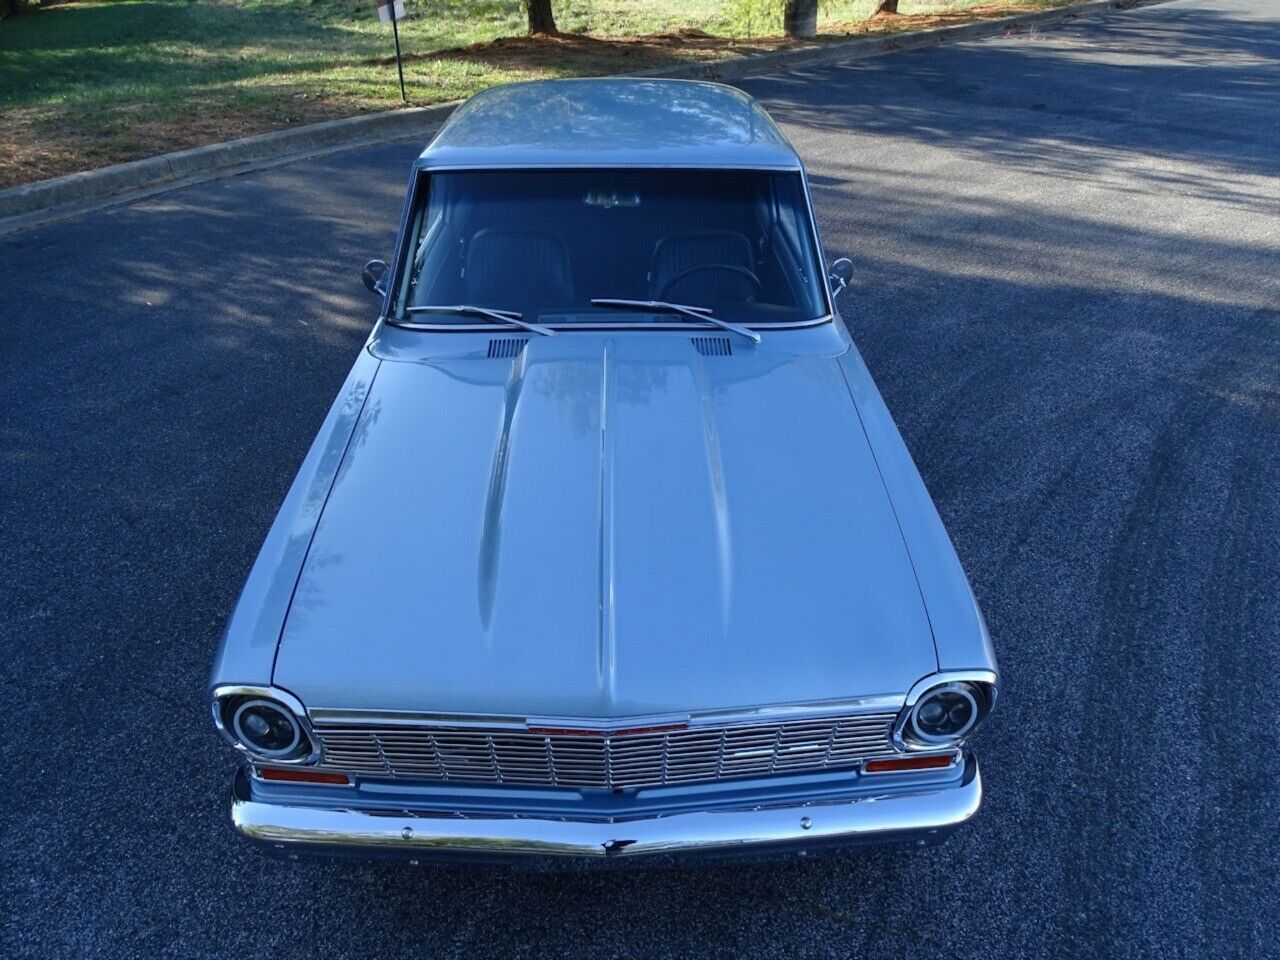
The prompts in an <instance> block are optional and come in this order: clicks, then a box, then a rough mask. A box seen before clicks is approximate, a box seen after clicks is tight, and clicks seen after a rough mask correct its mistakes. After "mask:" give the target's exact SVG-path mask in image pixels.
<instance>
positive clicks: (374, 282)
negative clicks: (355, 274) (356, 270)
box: [363, 260, 391, 297]
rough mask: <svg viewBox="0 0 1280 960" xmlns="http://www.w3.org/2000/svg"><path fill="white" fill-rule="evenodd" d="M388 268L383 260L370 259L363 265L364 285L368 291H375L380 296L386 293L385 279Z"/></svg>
mask: <svg viewBox="0 0 1280 960" xmlns="http://www.w3.org/2000/svg"><path fill="white" fill-rule="evenodd" d="M390 270H391V268H390V267H388V266H387V264H386V262H385V261H383V260H370V261H369V262H368V263H366V264H365V265H364V275H363V279H364V285H365V286H366V287H368V288H369V292H370V293H376V294H377V295H378V296H380V297H385V296H386V295H387V283H386V281H387V274H388V273H389V272H390Z"/></svg>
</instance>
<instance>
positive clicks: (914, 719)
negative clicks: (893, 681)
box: [893, 671, 999, 750]
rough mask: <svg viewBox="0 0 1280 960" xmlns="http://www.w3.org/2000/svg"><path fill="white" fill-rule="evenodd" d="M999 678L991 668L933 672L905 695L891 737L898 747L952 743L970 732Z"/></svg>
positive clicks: (928, 747) (992, 701)
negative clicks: (905, 698) (949, 672)
mask: <svg viewBox="0 0 1280 960" xmlns="http://www.w3.org/2000/svg"><path fill="white" fill-rule="evenodd" d="M998 689H999V680H998V678H997V677H996V675H995V673H994V672H986V671H982V672H979V671H967V672H963V673H961V672H959V671H957V672H953V673H951V674H945V673H944V674H934V675H933V676H932V677H926V678H925V679H923V680H921V681H920V682H919V683H918V684H916V686H915V687H913V688H912V690H911V692H910V693H909V694H908V695H907V706H906V707H905V708H904V709H903V711H902V713H901V714H899V715H898V722H897V723H896V724H895V725H894V732H893V740H894V744H895V745H896V746H897V747H898V749H899V750H938V749H942V748H945V747H952V746H955V745H956V744H958V743H959V742H960V741H961V740H963V739H964V738H965V737H967V736H968V735H969V734H971V733H973V731H974V729H975V728H976V727H977V726H978V724H980V723H981V722H982V721H983V719H984V718H985V717H986V715H987V714H988V713H989V712H990V711H991V707H992V706H993V705H994V704H995V699H996V693H997V690H998Z"/></svg>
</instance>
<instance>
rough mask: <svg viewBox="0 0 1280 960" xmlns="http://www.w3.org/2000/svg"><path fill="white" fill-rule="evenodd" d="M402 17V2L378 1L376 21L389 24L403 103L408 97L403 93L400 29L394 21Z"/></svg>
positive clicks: (407, 100) (395, 0) (396, 0)
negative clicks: (388, 22)
mask: <svg viewBox="0 0 1280 960" xmlns="http://www.w3.org/2000/svg"><path fill="white" fill-rule="evenodd" d="M403 17H404V0H387V2H385V3H384V2H383V0H378V19H379V20H381V21H382V22H383V23H386V22H387V21H390V22H391V35H392V36H393V37H395V41H396V73H398V74H399V75H400V99H401V100H403V101H404V102H405V103H408V102H409V96H408V94H406V93H405V92H404V62H403V61H402V60H401V58H400V28H399V27H398V26H396V21H398V20H400V19H401V18H403Z"/></svg>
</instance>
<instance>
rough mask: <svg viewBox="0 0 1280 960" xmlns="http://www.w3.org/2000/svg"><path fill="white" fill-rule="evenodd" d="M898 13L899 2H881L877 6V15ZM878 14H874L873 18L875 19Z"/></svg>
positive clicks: (896, 0)
mask: <svg viewBox="0 0 1280 960" xmlns="http://www.w3.org/2000/svg"><path fill="white" fill-rule="evenodd" d="M897 12H898V0H880V3H879V4H878V5H877V6H876V13H897ZM876 13H873V14H872V16H873V17H874V16H875V15H876Z"/></svg>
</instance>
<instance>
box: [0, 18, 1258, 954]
mask: <svg viewBox="0 0 1280 960" xmlns="http://www.w3.org/2000/svg"><path fill="white" fill-rule="evenodd" d="M744 86H746V87H747V88H748V89H749V90H750V91H751V92H752V93H754V94H756V95H758V96H760V97H763V98H764V99H765V101H766V104H767V106H768V107H769V108H770V109H771V110H772V111H773V112H774V114H775V115H776V116H777V117H778V118H779V119H780V120H781V122H782V123H783V125H784V126H785V128H786V130H787V132H788V134H789V135H790V136H792V137H793V138H794V141H795V143H796V145H797V146H798V147H799V149H800V151H801V153H802V154H803V155H804V156H805V157H806V159H807V161H808V163H809V164H810V166H811V170H812V173H813V179H814V183H815V187H816V199H817V203H818V207H819V214H820V219H821V222H822V226H823V228H824V231H825V240H826V245H827V248H828V252H829V254H830V256H832V257H834V256H838V255H849V256H851V257H852V258H853V259H854V262H855V263H856V264H857V268H858V277H859V282H858V283H857V284H856V287H855V288H854V289H853V290H852V291H851V292H850V293H849V294H847V295H846V297H845V298H844V301H843V303H844V307H845V310H846V312H847V314H848V316H849V319H850V321H851V326H852V328H853V330H854V333H855V336H856V338H857V340H858V342H859V344H860V346H861V348H862V350H863V352H864V354H865V355H866V357H867V360H868V363H869V365H870V367H871V369H872V371H873V373H874V374H875V376H876V378H877V380H878V382H879V384H880V387H881V389H882V390H883V392H884V394H885V396H886V399H887V401H888V403H889V406H890V408H891V409H892V410H893V411H894V413H895V415H896V417H897V419H898V423H899V425H900V426H901V428H902V431H903V434H904V435H905V437H906V439H907V442H908V444H909V445H910V447H911V449H912V451H913V453H914V454H915V456H916V458H917V460H918V462H919V464H920V467H921V470H922V472H923V474H924V476H925V479H926V480H927V482H928V484H929V487H930V489H931V490H932V492H933V494H934V496H935V498H936V499H937V502H938V504H939V507H940V509H941V511H942V514H943V516H944V518H945V519H946V521H947V523H948V526H949V528H950V530H951V533H952V536H953V538H954V539H955V541H956V545H957V548H958V550H959V553H960V556H961V558H962V559H963V560H964V563H965V565H966V567H967V569H968V571H969V573H970V576H971V578H972V580H973V583H974V587H975V589H976V591H977V593H978V595H979V598H980V600H981V602H982V604H983V607H984V609H985V611H986V614H987V617H988V620H989V622H990V626H991V630H992V633H993V635H994V637H995V640H996V644H997V647H998V650H999V654H1000V657H1001V662H1002V667H1003V669H1004V673H1005V677H1006V689H1005V694H1006V695H1005V697H1004V700H1003V702H1002V704H1001V707H1000V709H999V711H998V712H997V714H996V715H995V717H994V718H993V720H992V721H991V723H990V724H989V726H988V727H987V728H986V730H985V732H984V733H983V735H982V736H981V738H980V740H979V744H978V749H979V750H980V753H981V757H982V761H983V764H984V772H985V774H986V779H987V783H988V787H989V793H988V801H987V804H986V807H985V809H984V811H983V813H982V815H981V816H980V818H979V819H978V820H977V821H976V822H975V823H974V824H972V826H971V827H970V828H969V829H966V830H965V831H964V832H963V833H961V834H960V835H958V836H957V837H956V838H955V839H954V840H952V841H951V842H950V843H949V844H947V845H946V846H944V847H942V848H939V849H937V850H929V851H918V852H905V853H875V854H869V855H859V856H850V857H842V858H837V859H831V860H821V861H817V862H810V863H803V862H800V863H786V864H779V865H771V866H750V867H737V868H732V869H718V870H709V871H691V872H661V873H652V874H650V873H639V874H637V873H626V874H621V875H615V874H610V875H594V874H593V875H577V874H574V875H568V876H541V875H527V874H513V873H505V872H504V873H490V872H484V871H479V872H472V871H440V870H434V869H417V870H415V869H412V868H401V867H390V866H381V867H379V866H352V865H332V864H282V863H277V862H275V861H271V860H267V859H263V858H260V857H259V855H258V854H257V853H256V852H254V851H253V850H251V849H249V848H247V847H246V846H245V845H243V844H241V843H239V842H237V841H236V840H235V838H234V837H233V836H232V833H231V831H230V829H229V827H228V826H227V823H226V812H225V805H226V788H227V784H228V780H229V777H230V773H231V770H232V767H233V760H232V757H231V755H230V753H229V751H228V750H227V749H226V748H225V747H224V746H223V745H222V744H221V742H220V741H218V740H217V739H216V737H215V735H214V734H213V732H212V730H211V727H210V724H209V721H208V717H207V711H206V707H205V703H204V695H203V685H204V682H205V677H206V674H207V670H208V666H209V662H210V658H211V656H212V654H213V650H214V647H215V644H216V642H217V639H218V634H219V631H220V629H221V626H222V623H223V620H224V618H225V617H226V615H227V613H228V611H229V610H230V608H231V605H232V603H233V602H234V600H235V597H236V593H237V591H238V589H239V586H240V584H241V581H242V579H243V577H244V574H245V573H246V571H247V569H248V567H249V564H250V562H251V561H252V558H253V555H254V553H255V552H256V550H257V547H258V545H259V543H260V541H261V538H262V536H263V534H264V532H265V531H266V529H267V526H268V525H269V523H270V522H271V519H272V517H273V515H274V512H275V510H276V507H277V506H278V504H279V502H280V500H281V498H282V496H283V494H284V491H285V489H286V487H287V485H288V483H289V481H290V479H291V477H292V475H293V472H294V470H295V468H296V466H297V464H298V463H299V461H300V460H301V458H302V456H303V453H304V452H305V450H306V447H307V445H308V443H309V442H310V440H311V437H312V435H313V433H314V431H315V429H316V428H317V427H318V426H319V424H320V421H321V419H322V417H323V416H324V413H325V410H326V408H327V407H328V404H329V402H330V400H331V399H332V397H333V395H334V393H335V392H336V390H337V388H338V386H339V384H340V383H341V381H342V379H343V377H344V375H345V373H346V370H347V368H348V366H349V364H350V362H351V360H352V358H353V357H354V355H355V353H356V351H357V350H358V348H359V345H360V343H361V341H362V339H363V337H364V336H365V334H366V332H367V329H368V325H369V322H370V321H371V319H372V315H373V305H372V302H371V301H370V300H369V299H367V298H366V295H365V293H364V290H363V288H362V287H361V286H360V282H359V269H360V265H361V264H362V263H363V262H364V260H365V259H366V258H368V257H369V256H374V255H378V254H385V253H387V252H388V251H389V249H390V244H391V240H392V233H393V231H394V226H395V218H396V216H397V213H398V210H399V206H400V203H401V199H402V191H403V186H404V181H405V177H406V173H407V164H408V162H409V160H410V157H411V156H412V154H413V152H414V149H413V148H411V147H410V146H388V147H385V148H379V149H366V150H361V151H356V152H349V153H344V154H338V155H334V156H331V157H328V158H324V159H319V160H314V161H310V162H306V163H298V164H295V165H292V166H288V167H283V168H278V169H275V170H271V171H266V172H261V173H258V174H253V175H248V176H243V177H239V178H235V179H231V180H225V181H221V182H216V183H210V184H206V185H201V186H197V187H191V188H187V189H184V190H181V191H178V192H174V193H171V194H167V195H163V196H160V197H156V198H153V199H150V200H147V201H144V202H139V203H135V204H133V205H131V206H128V207H123V208H118V209H115V210H111V211H107V212H101V213H97V214H93V215H89V216H85V217H83V218H81V219H79V220H76V221H73V222H67V223H63V224H60V225H56V226H50V227H46V228H43V229H40V230H38V231H35V232H29V233H25V234H21V235H17V236H11V237H8V238H6V239H4V240H0V290H3V297H2V298H0V425H2V431H3V432H2V434H0V436H2V440H0V482H2V483H3V488H2V491H0V531H2V537H3V539H2V541H0V545H2V546H3V549H2V550H0V643H2V648H0V654H2V655H0V679H2V680H3V686H2V688H0V689H2V690H3V696H2V697H0V729H2V730H3V731H4V733H3V736H0V761H2V762H0V768H2V769H3V788H2V789H3V796H4V803H3V810H2V813H0V915H2V917H3V940H2V941H0V955H3V956H5V957H15V958H16V957H57V958H71V957H77V958H79V957H126V956H146V957H157V956H166V957H167V956H174V957H179V956H181V957H211V956H255V957H262V956H271V957H275V958H282V960H283V958H287V957H304V956H307V957H316V956H323V957H325V958H329V960H339V958H346V957H359V958H362V960H367V958H370V957H376V958H394V957H406V956H414V957H432V958H444V957H462V956H465V957H508V956H532V957H553V956H565V957H592V958H599V957H712V956H715V957H719V956H724V957H788V958H795V957H838V958H844V960H847V958H851V957H861V956H873V957H924V956H956V955H960V956H965V955H983V956H1015V955H1017V956H1024V955H1025V956H1030V955H1056V956H1073V955H1076V956H1090V957H1093V956H1117V957H1123V956H1160V957H1178V956H1188V957H1219V956H1222V957H1228V956H1262V955H1266V954H1270V955H1272V956H1275V955H1277V953H1280V947H1278V946H1277V943H1278V941H1277V932H1278V929H1277V928H1278V926H1280V924H1278V923H1277V920H1276V917H1277V916H1278V915H1280V873H1278V870H1277V862H1278V861H1280V826H1278V822H1280V780H1278V776H1280V774H1278V773H1277V771H1280V746H1278V745H1277V744H1278V743H1280V741H1278V740H1277V737H1276V716H1277V710H1276V704H1277V702H1278V700H1280V656H1278V654H1277V650H1278V649H1280V647H1278V641H1280V607H1278V604H1277V589H1276V585H1277V583H1278V582H1280V549H1277V547H1278V546H1280V482H1278V472H1277V464H1278V463H1280V336H1278V334H1280V309H1278V306H1280V279H1278V278H1280V176H1278V174H1280V95H1277V90H1278V89H1280V10H1277V9H1276V5H1275V4H1274V2H1272V0H1184V2H1176V3H1171V4H1168V5H1164V6H1158V7H1152V8H1147V9H1144V10H1141V11H1135V12H1131V13H1127V14H1123V15H1117V16H1114V17H1112V18H1110V19H1108V20H1106V21H1089V22H1085V23H1079V24H1075V25H1072V26H1067V27H1063V28H1058V29H1053V30H1052V31H1046V32H1044V33H1040V34H1020V35H1012V36H1008V37H1005V38H1003V39H999V40H993V41H986V42H981V43H971V44H965V45H960V46H954V47H949V48H943V49H938V50H933V51H928V52H920V53H912V54H903V55H897V56H891V57H884V58H880V59H876V60H871V61H866V62H863V63H860V64H858V65H854V66H848V67H832V68H823V69H816V70H812V71H808V72H801V73H794V74H789V75H784V76H776V77H769V78H761V79H757V80H752V81H749V82H747V83H745V84H744Z"/></svg>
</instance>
